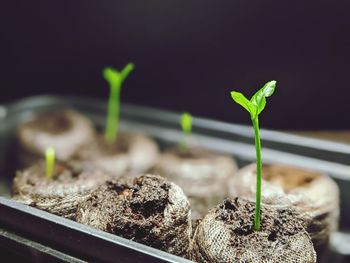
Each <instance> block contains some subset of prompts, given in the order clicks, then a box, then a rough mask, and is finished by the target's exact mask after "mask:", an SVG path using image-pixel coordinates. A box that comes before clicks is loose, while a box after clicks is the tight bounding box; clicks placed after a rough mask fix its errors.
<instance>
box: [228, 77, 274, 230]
mask: <svg viewBox="0 0 350 263" xmlns="http://www.w3.org/2000/svg"><path fill="white" fill-rule="evenodd" d="M275 88H276V81H274V80H272V81H269V82H267V83H266V84H265V85H264V86H263V87H262V88H261V89H260V90H259V91H258V92H256V93H255V94H254V95H253V97H252V98H251V99H250V100H248V99H247V98H246V97H245V96H244V95H243V94H242V93H240V92H236V91H231V97H232V99H233V100H234V101H235V102H236V103H237V104H239V105H241V106H242V107H243V108H245V109H246V110H247V111H248V112H249V114H250V118H251V120H252V123H253V127H254V138H255V150H256V203H255V216H254V228H255V230H256V231H259V230H260V207H261V173H262V159H261V141H260V130H259V114H260V113H261V112H262V111H263V109H264V108H265V106H266V98H267V97H270V96H271V95H272V94H273V92H274V91H275Z"/></svg>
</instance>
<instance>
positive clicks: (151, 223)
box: [76, 175, 191, 256]
mask: <svg viewBox="0 0 350 263" xmlns="http://www.w3.org/2000/svg"><path fill="white" fill-rule="evenodd" d="M190 217H191V216H190V204H189V202H188V200H187V198H186V196H185V195H184V193H183V192H182V190H181V188H180V187H178V186H177V185H175V184H174V183H171V182H168V181H167V180H165V179H164V178H162V177H160V176H154V175H143V176H140V177H137V178H134V179H133V180H131V179H130V178H129V180H127V181H125V180H121V179H119V180H114V181H109V182H107V183H106V184H104V185H102V186H101V187H100V188H99V189H97V190H96V191H94V192H93V193H92V194H91V195H90V197H89V198H88V199H87V200H86V201H85V202H82V203H81V204H80V205H79V207H78V210H77V217H76V218H77V221H78V222H80V223H82V224H86V225H89V226H92V227H94V228H98V229H101V230H104V231H107V232H110V233H113V234H115V235H118V236H121V237H124V238H128V239H131V240H134V241H136V242H139V243H143V244H145V245H148V246H151V247H154V248H158V249H161V250H164V251H167V252H169V253H172V254H175V255H179V256H186V255H187V252H188V249H189V244H190V235H191V220H190Z"/></svg>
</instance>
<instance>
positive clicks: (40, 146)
mask: <svg viewBox="0 0 350 263" xmlns="http://www.w3.org/2000/svg"><path fill="white" fill-rule="evenodd" d="M17 138H18V146H19V153H20V155H19V159H20V164H21V166H22V167H28V166H29V165H31V164H33V163H34V162H36V161H37V160H39V159H42V158H43V156H44V154H45V150H46V149H47V148H48V147H53V148H54V149H55V154H56V158H57V159H58V160H61V161H67V160H69V159H70V158H72V156H73V155H75V154H76V153H77V152H78V151H79V150H80V149H81V147H82V146H84V145H87V144H88V143H90V142H91V141H93V138H94V128H93V125H92V123H91V122H90V120H88V119H87V118H85V117H84V116H82V115H81V114H79V113H78V112H76V111H74V110H68V109H67V110H62V111H59V112H46V113H42V114H39V115H36V116H34V117H33V119H31V120H29V121H27V122H25V123H23V124H22V125H21V126H19V128H18V130H17Z"/></svg>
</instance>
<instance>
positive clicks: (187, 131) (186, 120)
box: [180, 112, 192, 152]
mask: <svg viewBox="0 0 350 263" xmlns="http://www.w3.org/2000/svg"><path fill="white" fill-rule="evenodd" d="M181 128H182V133H183V139H182V141H181V143H180V149H181V151H183V152H185V151H187V150H188V144H187V141H188V138H189V137H190V136H191V133H192V116H191V114H189V113H188V112H184V113H182V115H181Z"/></svg>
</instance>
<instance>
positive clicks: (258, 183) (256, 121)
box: [252, 117, 262, 231]
mask: <svg viewBox="0 0 350 263" xmlns="http://www.w3.org/2000/svg"><path fill="white" fill-rule="evenodd" d="M252 121H253V127H254V139H255V150H256V196H255V198H256V200H255V216H254V228H255V230H256V231H260V213H261V211H260V210H261V208H260V207H261V174H262V159H261V141H260V129H259V119H258V117H255V118H254V119H252Z"/></svg>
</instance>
